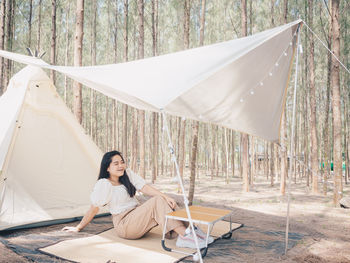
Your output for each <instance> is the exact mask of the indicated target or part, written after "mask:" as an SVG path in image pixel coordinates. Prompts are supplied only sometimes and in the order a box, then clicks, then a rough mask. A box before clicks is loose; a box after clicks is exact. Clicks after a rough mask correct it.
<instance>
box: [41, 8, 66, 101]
mask: <svg viewBox="0 0 350 263" xmlns="http://www.w3.org/2000/svg"><path fill="white" fill-rule="evenodd" d="M40 9H41V8H40ZM69 14H70V4H68V10H67V13H66V33H65V38H66V39H65V40H66V50H65V56H64V65H65V66H68V64H69V62H68V60H69V42H70V40H69ZM39 45H40V44H39ZM38 51H39V50H38ZM67 92H68V77H67V76H66V75H64V102H65V103H66V104H67V99H68V98H67Z"/></svg>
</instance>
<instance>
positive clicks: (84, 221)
mask: <svg viewBox="0 0 350 263" xmlns="http://www.w3.org/2000/svg"><path fill="white" fill-rule="evenodd" d="M98 210H99V208H98V207H97V206H93V205H92V206H91V207H90V209H89V210H88V211H87V212H86V214H85V215H84V217H83V219H82V220H81V221H80V223H79V224H78V225H77V226H65V227H64V228H63V229H62V230H63V231H68V232H79V231H81V230H82V229H83V228H84V227H86V226H87V225H88V224H89V223H90V222H91V220H92V219H93V218H94V216H95V215H96V214H97V213H98Z"/></svg>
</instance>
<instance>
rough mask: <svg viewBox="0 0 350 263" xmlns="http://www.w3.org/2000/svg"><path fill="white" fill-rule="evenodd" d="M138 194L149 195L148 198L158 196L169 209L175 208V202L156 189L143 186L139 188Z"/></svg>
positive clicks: (146, 185)
mask: <svg viewBox="0 0 350 263" xmlns="http://www.w3.org/2000/svg"><path fill="white" fill-rule="evenodd" d="M140 192H142V193H143V194H145V195H150V196H156V195H160V196H162V197H163V198H164V199H165V200H166V201H167V202H168V204H169V206H170V207H171V208H175V207H176V201H175V200H174V199H173V198H171V197H169V196H167V195H166V194H164V193H162V192H161V191H159V190H157V189H156V188H154V187H152V186H150V185H148V184H145V185H144V187H142V188H141V190H140Z"/></svg>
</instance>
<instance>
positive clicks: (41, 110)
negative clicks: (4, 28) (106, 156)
mask: <svg viewBox="0 0 350 263" xmlns="http://www.w3.org/2000/svg"><path fill="white" fill-rule="evenodd" d="M0 113H1V114H0V138H1V141H0V143H1V144H0V147H1V148H0V150H1V151H0V152H1V157H2V159H1V163H2V166H1V174H0V179H1V180H0V193H1V196H0V230H3V229H8V228H11V227H16V226H19V225H25V224H32V223H37V222H43V221H51V220H61V219H67V218H74V217H78V216H82V215H83V214H84V213H85V212H86V211H87V210H88V209H89V207H90V200H89V196H90V192H91V191H92V188H93V186H94V184H95V183H96V180H97V176H98V171H99V164H100V160H101V158H102V153H101V151H100V150H99V149H98V147H97V146H96V145H95V144H94V143H93V142H92V140H91V139H90V138H89V136H87V135H86V134H85V133H84V129H83V128H82V127H81V126H80V124H79V123H78V121H77V120H76V118H75V117H74V115H73V114H72V113H71V112H70V110H69V109H68V108H67V106H66V105H65V103H64V102H63V101H62V99H61V98H60V96H59V95H58V94H57V92H56V91H55V87H54V86H53V83H52V81H51V80H50V78H49V77H48V76H47V75H46V74H45V72H44V71H43V70H42V69H41V68H38V67H33V66H27V67H26V68H24V69H22V70H21V71H20V72H19V73H17V74H16V75H14V76H13V78H12V79H11V81H10V84H9V86H8V88H7V91H6V92H5V93H4V94H3V96H1V97H0ZM101 212H105V211H101Z"/></svg>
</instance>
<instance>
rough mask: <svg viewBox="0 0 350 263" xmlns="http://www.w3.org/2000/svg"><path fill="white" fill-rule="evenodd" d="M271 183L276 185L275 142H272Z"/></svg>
mask: <svg viewBox="0 0 350 263" xmlns="http://www.w3.org/2000/svg"><path fill="white" fill-rule="evenodd" d="M270 149H271V150H270V153H271V157H270V179H271V180H270V182H271V183H270V185H271V186H274V179H275V176H276V175H275V171H276V170H275V151H274V143H270Z"/></svg>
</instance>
